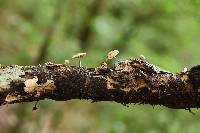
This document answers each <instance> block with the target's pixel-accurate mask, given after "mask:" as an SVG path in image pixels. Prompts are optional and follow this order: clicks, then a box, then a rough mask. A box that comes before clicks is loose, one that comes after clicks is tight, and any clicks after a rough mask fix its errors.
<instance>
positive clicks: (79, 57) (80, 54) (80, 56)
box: [72, 53, 86, 67]
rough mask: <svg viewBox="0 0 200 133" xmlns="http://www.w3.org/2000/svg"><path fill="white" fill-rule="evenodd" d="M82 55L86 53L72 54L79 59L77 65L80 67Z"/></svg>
mask: <svg viewBox="0 0 200 133" xmlns="http://www.w3.org/2000/svg"><path fill="white" fill-rule="evenodd" d="M84 56H86V53H77V54H75V55H74V56H72V58H74V59H78V60H79V67H81V58H83V57H84Z"/></svg>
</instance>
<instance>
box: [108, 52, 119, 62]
mask: <svg viewBox="0 0 200 133" xmlns="http://www.w3.org/2000/svg"><path fill="white" fill-rule="evenodd" d="M118 54H119V51H118V50H113V51H110V52H108V54H107V58H106V61H108V60H111V59H113V58H116V56H117V55H118Z"/></svg>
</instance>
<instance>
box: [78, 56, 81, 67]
mask: <svg viewBox="0 0 200 133" xmlns="http://www.w3.org/2000/svg"><path fill="white" fill-rule="evenodd" d="M78 61H79V67H81V59H80V58H79V59H78Z"/></svg>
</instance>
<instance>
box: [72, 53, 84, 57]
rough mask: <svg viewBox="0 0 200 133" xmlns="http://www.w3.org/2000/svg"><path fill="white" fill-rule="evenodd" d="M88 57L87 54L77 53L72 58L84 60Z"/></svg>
mask: <svg viewBox="0 0 200 133" xmlns="http://www.w3.org/2000/svg"><path fill="white" fill-rule="evenodd" d="M85 55H86V53H77V54H75V55H74V56H72V58H82V57H84V56H85Z"/></svg>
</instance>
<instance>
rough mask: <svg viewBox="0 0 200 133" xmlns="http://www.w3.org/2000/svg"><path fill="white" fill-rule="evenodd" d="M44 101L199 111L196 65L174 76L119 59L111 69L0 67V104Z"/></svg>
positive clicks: (199, 81) (199, 69)
mask: <svg viewBox="0 0 200 133" xmlns="http://www.w3.org/2000/svg"><path fill="white" fill-rule="evenodd" d="M45 98H48V99H52V100H56V101H66V100H70V99H90V100H92V101H94V102H98V101H115V102H118V103H121V104H124V105H126V104H129V103H138V104H150V105H163V106H166V107H169V108H176V109H188V108H199V107H200V67H199V66H196V67H193V68H192V69H190V70H189V71H185V72H180V73H176V74H173V73H171V72H167V71H165V70H162V69H160V68H158V67H156V66H155V65H152V64H149V63H148V62H146V61H145V60H143V59H141V58H138V59H130V60H126V61H120V62H118V63H116V64H115V65H114V66H113V67H111V68H105V67H104V68H102V67H96V68H86V67H76V66H69V65H67V64H52V63H47V64H45V65H43V66H41V65H38V66H17V65H12V66H0V105H5V104H13V103H22V102H32V101H39V100H44V99H45Z"/></svg>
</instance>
